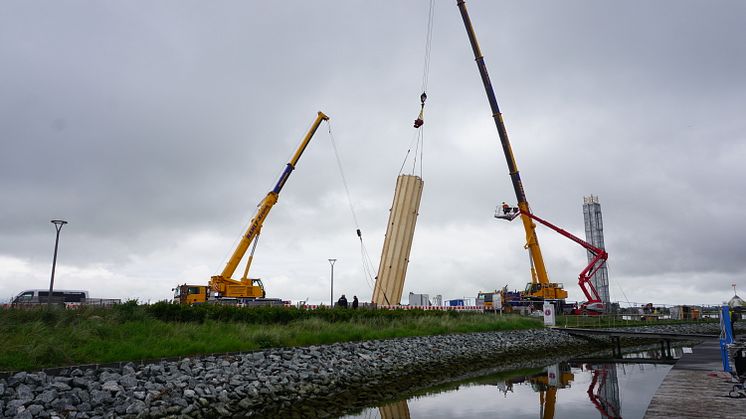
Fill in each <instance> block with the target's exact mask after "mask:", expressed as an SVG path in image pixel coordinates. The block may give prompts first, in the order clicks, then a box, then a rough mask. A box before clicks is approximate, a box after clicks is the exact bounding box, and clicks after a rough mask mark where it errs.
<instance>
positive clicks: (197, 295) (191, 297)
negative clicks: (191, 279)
mask: <svg viewBox="0 0 746 419" xmlns="http://www.w3.org/2000/svg"><path fill="white" fill-rule="evenodd" d="M173 291H174V299H173V302H174V303H176V304H195V303H205V302H207V296H208V292H209V288H208V287H207V286H205V285H187V284H183V285H178V286H176V288H174V289H173Z"/></svg>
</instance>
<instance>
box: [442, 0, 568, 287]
mask: <svg viewBox="0 0 746 419" xmlns="http://www.w3.org/2000/svg"><path fill="white" fill-rule="evenodd" d="M456 3H457V5H458V8H459V10H460V11H461V18H462V19H463V21H464V26H465V27H466V33H467V35H468V36H469V42H470V43H471V48H472V50H473V52H474V58H475V60H476V62H477V68H478V69H479V74H480V76H481V77H482V83H483V84H484V90H485V92H486V93H487V100H488V101H489V103H490V108H492V118H493V119H494V120H495V126H496V127H497V133H498V135H499V136H500V142H501V143H502V148H503V153H504V154H505V160H506V161H507V163H508V171H509V173H510V179H511V181H512V183H513V190H514V191H515V196H516V199H517V201H518V209H519V211H515V214H517V213H520V216H521V220H522V221H523V228H524V230H525V231H526V248H527V249H528V252H529V257H530V260H531V283H530V284H528V285H527V286H526V290H525V292H524V293H522V298H524V299H529V300H564V299H565V298H567V291H565V290H564V289H563V288H562V284H559V283H554V282H549V276H548V275H547V270H546V267H545V266H544V258H543V257H542V255H541V248H539V239H538V238H537V237H536V224H534V222H533V220H532V219H531V217H530V215H529V214H531V210H530V209H529V206H528V201H527V200H526V192H525V191H524V190H523V183H522V182H521V176H520V174H519V173H518V165H517V164H516V162H515V157H513V150H512V149H511V147H510V141H509V140H508V131H507V129H506V128H505V122H503V117H502V113H501V112H500V107H499V106H498V104H497V99H496V98H495V92H494V90H493V89H492V82H491V81H490V76H489V74H488V73H487V66H486V65H485V64H484V57H483V56H482V51H481V49H480V48H479V43H478V42H477V35H476V33H475V32H474V27H473V26H472V24H471V19H470V18H469V13H468V11H467V10H466V3H465V2H464V0H457V2H456Z"/></svg>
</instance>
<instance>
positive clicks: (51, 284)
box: [47, 220, 67, 308]
mask: <svg viewBox="0 0 746 419" xmlns="http://www.w3.org/2000/svg"><path fill="white" fill-rule="evenodd" d="M51 222H52V224H54V228H55V229H56V230H57V238H55V240H54V258H53V259H52V278H51V279H50V280H49V295H48V296H47V307H48V308H51V306H52V290H54V270H55V267H56V266H57V248H58V247H59V244H60V230H62V226H63V225H65V224H67V221H65V220H52V221H51Z"/></svg>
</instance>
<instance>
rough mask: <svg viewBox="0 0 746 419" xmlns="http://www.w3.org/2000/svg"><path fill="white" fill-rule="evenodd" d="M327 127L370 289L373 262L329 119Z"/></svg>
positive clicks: (371, 287) (371, 285)
mask: <svg viewBox="0 0 746 419" xmlns="http://www.w3.org/2000/svg"><path fill="white" fill-rule="evenodd" d="M326 123H327V127H328V129H329V139H330V140H331V143H332V149H333V150H334V157H335V158H336V161H337V168H339V174H340V176H341V178H342V184H343V185H344V188H345V194H346V195H347V204H348V205H349V206H350V213H351V214H352V221H353V222H354V223H355V229H356V232H357V237H358V239H359V240H360V257H361V259H362V267H363V274H364V275H365V280H366V282H367V283H368V286H369V287H370V289H371V290H372V289H373V284H375V281H374V279H373V274H372V273H371V272H372V268H373V263H372V262H371V260H370V256H369V255H368V250H367V249H366V248H365V243H364V242H363V233H362V231H361V230H360V223H358V220H357V214H356V213H355V206H354V205H353V203H352V197H351V195H350V188H349V186H348V185H347V178H346V177H345V174H344V169H343V168H342V160H341V159H340V158H339V150H337V143H336V142H335V141H334V134H332V124H331V122H330V121H328V120H327V121H326Z"/></svg>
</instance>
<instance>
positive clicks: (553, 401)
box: [343, 348, 692, 419]
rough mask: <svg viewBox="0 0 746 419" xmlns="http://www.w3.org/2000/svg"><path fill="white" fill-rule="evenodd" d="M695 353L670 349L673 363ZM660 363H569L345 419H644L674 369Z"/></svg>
mask: <svg viewBox="0 0 746 419" xmlns="http://www.w3.org/2000/svg"><path fill="white" fill-rule="evenodd" d="M691 350H692V349H691V348H672V358H674V359H677V358H679V357H680V356H681V354H682V353H683V352H684V351H687V352H688V351H691ZM662 358H663V357H661V353H660V352H659V351H645V352H638V353H633V354H627V355H625V358H624V359H623V360H621V361H615V362H612V361H613V360H596V359H571V360H567V361H566V362H561V363H558V364H553V365H547V366H545V367H543V368H537V369H531V370H522V371H513V372H508V373H501V374H499V375H487V376H482V377H476V378H470V379H468V380H465V381H459V382H453V383H449V384H446V385H441V386H439V387H435V388H429V389H425V390H418V391H417V392H416V393H413V394H410V395H403V397H402V399H400V400H397V401H394V402H391V403H387V404H385V405H382V406H371V407H369V408H366V409H364V410H362V411H361V412H358V413H356V414H352V415H348V416H343V418H344V419H353V418H355V419H357V418H366V419H367V418H381V419H393V418H400V419H406V418H484V417H489V418H511V419H514V418H541V419H550V418H555V419H571V418H572V419H586V418H588V419H590V418H594V419H595V418H625V419H635V418H642V417H643V416H644V415H645V410H646V409H647V407H648V404H649V403H650V400H651V399H652V398H653V395H654V394H655V392H656V390H657V389H658V386H659V385H660V383H661V382H662V381H663V379H664V378H665V376H666V374H668V371H670V370H671V368H672V367H673V365H672V364H673V360H672V359H670V358H669V359H662ZM405 396H406V397H405Z"/></svg>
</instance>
